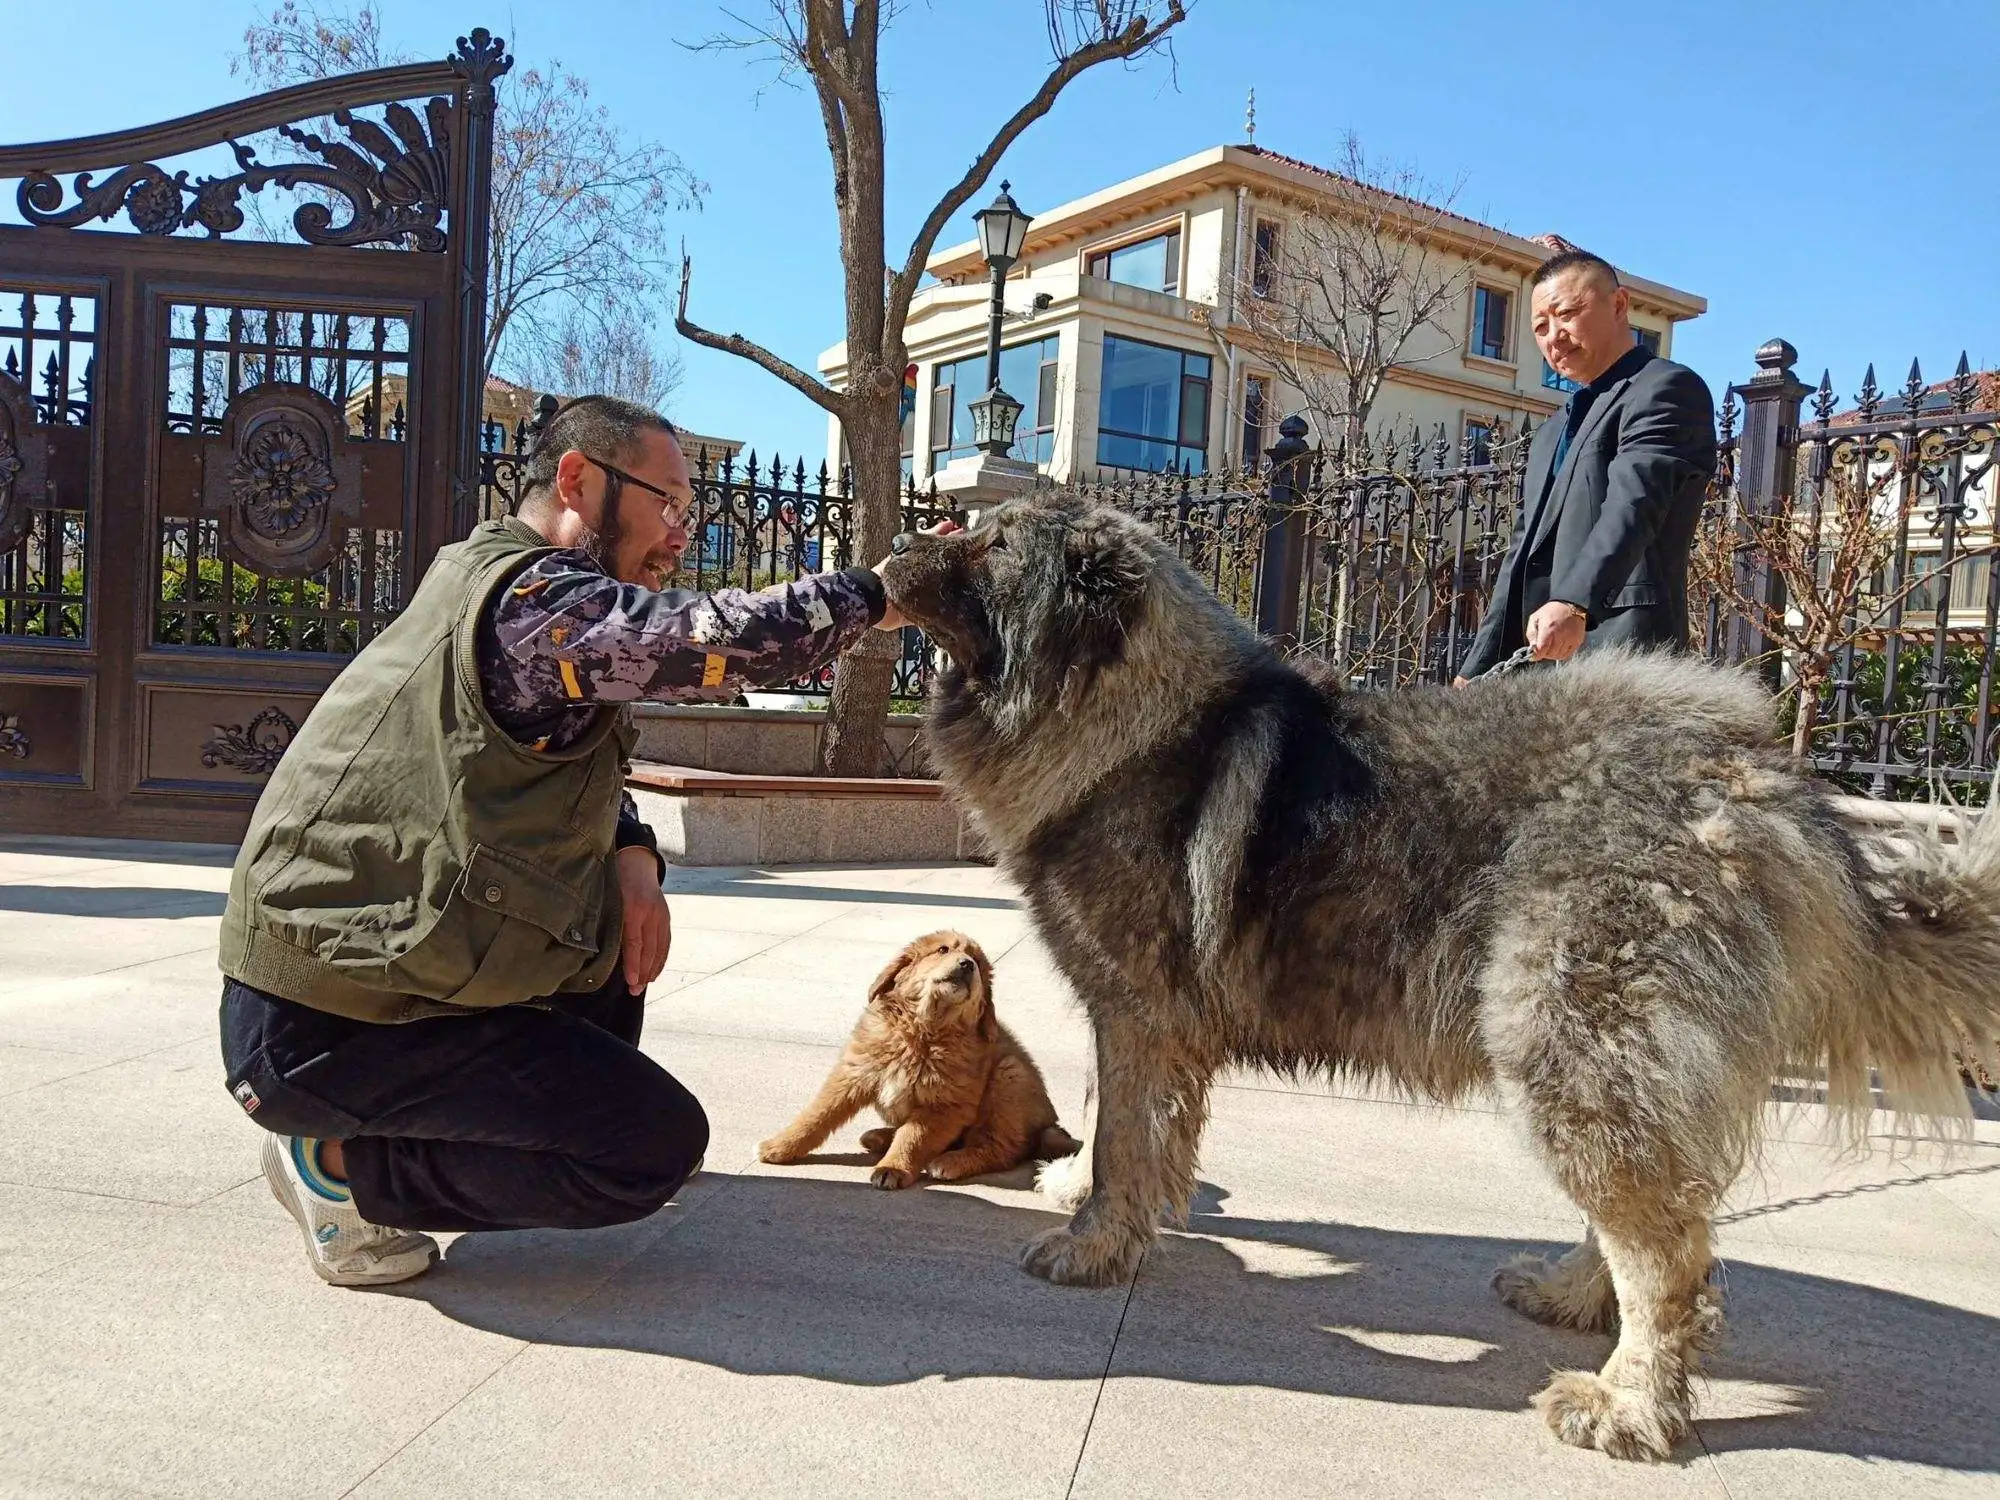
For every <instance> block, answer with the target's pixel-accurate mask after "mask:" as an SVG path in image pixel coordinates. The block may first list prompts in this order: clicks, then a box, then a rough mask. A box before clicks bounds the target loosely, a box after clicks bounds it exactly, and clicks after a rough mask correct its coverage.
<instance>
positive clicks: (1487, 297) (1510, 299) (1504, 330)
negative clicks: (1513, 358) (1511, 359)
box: [1472, 286, 1514, 360]
mask: <svg viewBox="0 0 2000 1500" xmlns="http://www.w3.org/2000/svg"><path fill="white" fill-rule="evenodd" d="M1513 321H1514V294H1513V293H1512V292H1503V291H1500V290H1498V289H1497V288H1495V287H1490V286H1481V287H1474V288H1473V290H1472V352H1473V353H1474V354H1476V355H1478V356H1479V357H1480V358H1481V359H1497V360H1505V359H1506V358H1507V357H1508V343H1509V340H1508V337H1507V336H1508V334H1509V332H1510V331H1511V330H1512V326H1513Z"/></svg>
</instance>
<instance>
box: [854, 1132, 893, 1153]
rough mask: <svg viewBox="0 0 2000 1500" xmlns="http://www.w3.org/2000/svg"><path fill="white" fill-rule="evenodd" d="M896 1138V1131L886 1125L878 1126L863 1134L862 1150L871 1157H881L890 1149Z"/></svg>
mask: <svg viewBox="0 0 2000 1500" xmlns="http://www.w3.org/2000/svg"><path fill="white" fill-rule="evenodd" d="M895 1138H896V1132H895V1131H893V1130H891V1129H890V1128H889V1127H888V1126H886V1125H878V1126H876V1127H875V1128H874V1129H873V1130H864V1131H862V1132H861V1149H862V1150H863V1151H866V1152H867V1153H868V1154H869V1155H870V1156H880V1155H881V1154H882V1153H883V1152H884V1151H887V1150H888V1149H889V1143H890V1142H891V1141H893V1140H895Z"/></svg>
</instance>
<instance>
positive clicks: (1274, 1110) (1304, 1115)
mask: <svg viewBox="0 0 2000 1500" xmlns="http://www.w3.org/2000/svg"><path fill="white" fill-rule="evenodd" d="M1200 1175H1201V1176H1202V1178H1204V1179H1205V1180H1207V1181H1209V1182H1211V1183H1212V1184H1214V1185H1215V1186H1216V1188H1217V1189H1218V1190H1219V1191H1221V1192H1223V1193H1225V1194H1233V1195H1236V1196H1240V1197H1242V1198H1243V1199H1244V1200H1245V1201H1248V1202H1254V1203H1256V1204H1258V1205H1259V1206H1260V1210H1261V1211H1266V1212H1283V1213H1294V1212H1297V1213H1301V1214H1305V1215H1307V1216H1310V1217H1312V1218H1317V1219H1327V1218H1333V1219H1338V1220H1339V1221H1340V1222H1342V1223H1348V1224H1355V1225H1376V1226H1380V1227H1385V1228H1388V1227H1393V1228H1397V1229H1420V1230H1432V1231H1436V1232H1439V1233H1465V1232H1474V1233H1485V1232H1489V1231H1490V1232H1493V1233H1498V1234H1509V1233H1517V1232H1522V1231H1523V1230H1533V1231H1535V1232H1538V1233H1542V1234H1546V1235H1550V1236H1552V1237H1554V1238H1558V1239H1568V1238H1574V1237H1575V1236H1576V1235H1578V1234H1580V1233H1581V1230H1582V1224H1583V1217H1582V1215H1581V1213H1579V1212H1578V1210H1577V1209H1576V1208H1575V1207H1574V1205H1572V1204H1571V1203H1570V1201H1569V1199H1568V1198H1567V1197H1565V1196H1564V1195H1563V1193H1562V1190H1561V1189H1560V1188H1558V1187H1557V1186H1556V1185H1555V1182H1554V1179H1553V1178H1551V1177H1550V1176H1549V1175H1548V1174H1547V1173H1546V1172H1545V1171H1544V1170H1543V1169H1542V1167H1541V1164H1540V1163H1539V1162H1538V1161H1537V1160H1536V1159H1535V1157H1534V1155H1533V1154H1532V1152H1531V1151H1530V1150H1529V1147H1528V1143H1527V1140H1526V1137H1525V1134H1524V1133H1523V1132H1521V1131H1520V1130H1519V1128H1518V1127H1517V1126H1516V1125H1515V1124H1514V1122H1513V1121H1512V1120H1510V1119H1508V1118H1507V1117H1506V1116H1502V1115H1485V1114H1464V1113H1460V1112H1458V1111H1453V1110H1446V1109H1441V1108H1436V1107H1422V1106H1417V1105H1408V1104H1384V1103H1379V1102H1368V1101H1360V1100H1352V1099H1333V1098H1314V1097H1312V1096H1309V1095H1301V1094H1289V1093H1275V1092H1264V1091H1252V1090H1247V1089H1226V1090H1219V1091H1217V1093H1216V1094H1215V1096H1214V1103H1213V1106H1212V1109H1211V1114H1210V1123H1209V1127H1208V1133H1207V1135H1206V1137H1205V1138H1204V1141H1203V1146H1202V1155H1201V1172H1200ZM1235 1212H1236V1208H1235V1205H1234V1202H1233V1200H1232V1199H1231V1198H1228V1197H1225V1198H1224V1199H1222V1200H1221V1213H1222V1216H1223V1219H1224V1220H1227V1219H1228V1218H1229V1217H1230V1216H1232V1215H1234V1213H1235ZM1221 1227H1223V1228H1225V1229H1226V1224H1223V1225H1222V1226H1221ZM1486 1269H1487V1271H1490V1270H1491V1269H1492V1267H1490V1266H1489V1267H1487V1268H1486ZM1483 1276H1484V1273H1482V1284H1483Z"/></svg>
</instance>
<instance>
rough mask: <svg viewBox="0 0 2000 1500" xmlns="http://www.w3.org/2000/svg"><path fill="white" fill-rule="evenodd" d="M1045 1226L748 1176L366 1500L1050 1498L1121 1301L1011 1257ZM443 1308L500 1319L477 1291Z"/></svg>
mask: <svg viewBox="0 0 2000 1500" xmlns="http://www.w3.org/2000/svg"><path fill="white" fill-rule="evenodd" d="M1048 1222H1050V1220H1049V1218H1048V1216H1047V1215H1044V1214H1039V1213H1034V1212H1032V1211H1026V1210H1022V1209H1008V1208H1003V1207H999V1206H996V1205H993V1204H990V1203H988V1202H986V1201H985V1200H983V1199H981V1198H978V1197H976V1196H973V1195H968V1194H963V1193H958V1192H956V1191H941V1192H936V1193H932V1192H921V1191H920V1192H906V1193H897V1194H890V1193H880V1192H877V1191H875V1190H873V1189H871V1188H868V1187H865V1186H855V1185H847V1184H840V1183H832V1182H825V1181H818V1180H812V1179H802V1178H797V1177H787V1178H782V1179H780V1178H761V1179H746V1180H744V1181H742V1182H740V1183H737V1184H735V1185H733V1186H732V1187H731V1188H730V1189H729V1190H728V1191H727V1192H726V1193H724V1194H721V1195H719V1196H718V1197H717V1198H716V1199H714V1200H713V1201H711V1202H710V1203H708V1204H706V1205H704V1206H703V1207H702V1208H701V1209H700V1210H698V1211H696V1212H695V1213H694V1214H693V1215H691V1216H690V1218H689V1220H688V1221H687V1223H686V1224H685V1225H684V1226H683V1227H682V1228H681V1229H680V1230H679V1231H678V1232H676V1233H674V1234H673V1235H671V1236H667V1237H664V1238H662V1239H661V1240H660V1241H659V1242H658V1243H657V1244H656V1245H655V1246H654V1247H653V1248H652V1249H650V1250H649V1251H647V1252H646V1253H645V1254H644V1255H642V1256H641V1257H640V1258H639V1259H638V1260H636V1261H635V1262H633V1263H632V1265H630V1266H629V1267H627V1268H626V1269H624V1270H623V1271H621V1272H619V1273H618V1275H616V1276H615V1277H614V1278H613V1279H612V1280H611V1281H610V1283H609V1284H608V1285H607V1286H606V1287H605V1288H604V1290H603V1291H602V1292H600V1293H599V1294H598V1295H596V1296H595V1297H592V1298H591V1299H590V1300H589V1301H587V1302H586V1303H584V1304H583V1305H582V1306H580V1307H578V1308H577V1309H576V1310H575V1311H573V1312H571V1313H570V1314H569V1315H567V1316H566V1317H564V1318H563V1319H562V1320H561V1321H560V1322H559V1323H557V1324H556V1325H555V1326H554V1327H552V1328H550V1329H548V1330H547V1331H546V1332H544V1333H541V1334H538V1335H537V1336H536V1337H537V1347H535V1348H533V1349H532V1350H530V1351H529V1352H527V1353H526V1354H524V1355H522V1356H521V1358H520V1359H518V1360H516V1361H514V1362H513V1363H511V1364H510V1365H509V1366H508V1367H507V1368H506V1369H505V1370H503V1371H502V1372H501V1373H500V1374H499V1375H497V1376H496V1377H495V1378H493V1379H492V1380H490V1381H488V1382H486V1384H484V1385H483V1386H482V1387H481V1388H480V1389H479V1390H478V1391H477V1392H476V1393H474V1394H473V1396H472V1397H470V1398H469V1399H468V1400H466V1401H465V1402H464V1403H463V1404H461V1405H460V1406H459V1407H458V1408H457V1409H456V1410H454V1411H453V1412H452V1413H451V1414H450V1416H448V1417H447V1418H446V1419H445V1420H443V1421H441V1422H439V1423H438V1424H437V1425H436V1426H434V1427H432V1428H431V1429H430V1430H428V1431H427V1432H425V1433H424V1435H423V1436H422V1437H421V1438H420V1439H418V1440H417V1441H416V1442H414V1443H412V1444H411V1445H410V1446H409V1447H408V1448H407V1449H406V1450H404V1451H403V1452H402V1453H399V1454H398V1455H397V1457H396V1458H395V1460H394V1461H392V1462H391V1463H389V1464H386V1465H384V1466H383V1468H382V1469H381V1470H380V1471H379V1472H377V1473H376V1474H375V1475H373V1476H372V1477H371V1478H370V1480H369V1481H368V1482H367V1483H366V1484H364V1485H363V1486H361V1487H360V1488H359V1489H358V1490H357V1492H356V1495H357V1500H387V1497H392V1496H406V1495H407V1496H426V1497H429V1496H434V1495H438V1494H454V1493H467V1492H470V1491H472V1490H474V1489H476V1490H477V1492H478V1493H480V1494H482V1495H496V1496H515V1495H554V1494H586V1493H596V1494H621V1495H622V1494H666V1493H672V1494H687V1493H700V1494H710V1495H729V1496H739V1495H741V1496H761V1495H798V1494H804V1493H811V1494H814V1495H826V1496H848V1495H856V1496H859V1495H868V1496H874V1495H880V1494H884V1493H896V1494H922V1495H931V1494H936V1495H978V1496H985V1495H1007V1496H1010V1497H1011V1496H1027V1497H1032V1496H1050V1497H1055V1496H1060V1495H1062V1494H1063V1493H1064V1490H1065V1488H1066V1486H1067V1485H1068V1483H1069V1478H1070V1473H1071V1470H1072V1467H1073V1465H1074V1463H1075V1459H1076V1454H1077V1452H1078V1450H1079V1448H1080V1446H1081V1444H1082V1441H1083V1435H1084V1431H1085V1429H1086V1427H1087V1425H1088V1423H1089V1421H1090V1413H1091V1408H1092V1405H1093V1403H1094V1402H1095V1400H1096V1394H1097V1379H1098V1376H1099V1374H1100V1373H1101V1372H1102V1370H1103V1368H1104V1362H1105V1359H1106V1356H1107V1355H1108V1353H1109V1351H1110V1348H1111V1340H1112V1335H1113V1332H1114V1330H1115V1329H1116V1327H1117V1323H1118V1317H1119V1314H1120V1312H1121V1310H1122V1308H1123V1305H1124V1302H1125V1294H1124V1292H1123V1290H1122V1289H1118V1290H1112V1291H1106V1292H1073V1291H1064V1290H1062V1289H1058V1288H1052V1287H1049V1286H1046V1285H1044V1284H1043V1283H1041V1282H1038V1281H1035V1280H1034V1279H1032V1278H1030V1277H1027V1276H1024V1275H1022V1274H1021V1273H1019V1272H1018V1271H1016V1270H1015V1269H1014V1268H1013V1263H1012V1262H1013V1253H1014V1250H1015V1248H1016V1247H1017V1246H1018V1244H1019V1243H1020V1242H1021V1241H1022V1240H1024V1239H1025V1238H1026V1237H1027V1236H1028V1234H1029V1233H1031V1232H1032V1230H1033V1229H1034V1228H1036V1227H1039V1226H1041V1225H1044V1224H1046V1223H1048ZM439 1305H440V1307H441V1309H442V1310H445V1311H447V1312H448V1313H450V1314H451V1315H453V1316H456V1317H460V1318H462V1319H465V1320H466V1321H468V1322H472V1323H475V1324H476V1325H477V1326H481V1327H487V1328H492V1329H495V1330H496V1331H505V1330H506V1329H507V1328H508V1327H510V1326H511V1324H510V1322H509V1320H508V1319H507V1318H506V1317H505V1316H504V1315H503V1314H496V1313H495V1312H494V1310H493V1309H491V1308H489V1307H487V1306H485V1305H483V1304H481V1303H479V1302H478V1301H477V1300H476V1299H472V1298H461V1299H459V1300H457V1301H456V1302H453V1303H443V1302H441V1303H440V1304H439ZM558 1476H559V1477H558Z"/></svg>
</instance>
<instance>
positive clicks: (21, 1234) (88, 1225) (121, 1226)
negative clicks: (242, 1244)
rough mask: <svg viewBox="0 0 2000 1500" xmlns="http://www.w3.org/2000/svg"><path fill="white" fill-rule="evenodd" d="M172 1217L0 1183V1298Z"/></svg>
mask: <svg viewBox="0 0 2000 1500" xmlns="http://www.w3.org/2000/svg"><path fill="white" fill-rule="evenodd" d="M265 1196H266V1198H267V1199H268V1198H269V1194H266V1195H265ZM271 1206H272V1207H273V1208H276V1207H277V1205H276V1204H275V1203H273V1204H272V1205H271ZM172 1213H173V1210H172V1209H169V1208H165V1207H162V1206H161V1205H159V1204H154V1203H134V1202H131V1201H129V1200H127V1199H123V1198H106V1197H103V1196H101V1195H98V1194H94V1193H77V1192H68V1191H64V1190H61V1189H56V1188H39V1187H24V1186H22V1185H20V1184H18V1183H9V1182H0V1295H4V1294H5V1293H6V1292H7V1291H9V1290H10V1289H12V1288H16V1287H20V1286H22V1285H23V1284H24V1283H27V1282H29V1281H32V1280H33V1279H34V1278H35V1277H37V1276H41V1275H44V1274H46V1273H47V1272H49V1271H53V1270H55V1269H57V1268H59V1267H61V1266H66V1265H68V1264H70V1262H72V1261H76V1260H81V1259H83V1258H84V1257H86V1256H91V1255H98V1254H101V1253H103V1252H104V1251H105V1250H107V1249H110V1248H112V1247H115V1246H116V1245H118V1244H120V1243H122V1242H123V1241H124V1240H125V1239H126V1238H127V1237H128V1236H130V1235H132V1234H136V1233H140V1232H142V1231H145V1230H147V1229H150V1228H152V1227H155V1226H157V1225H159V1224H160V1223H162V1222H164V1221H165V1220H166V1219H167V1218H168V1217H169V1216H170V1215H171V1214H172ZM287 1222H290V1221H289V1220H288V1221H287Z"/></svg>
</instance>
